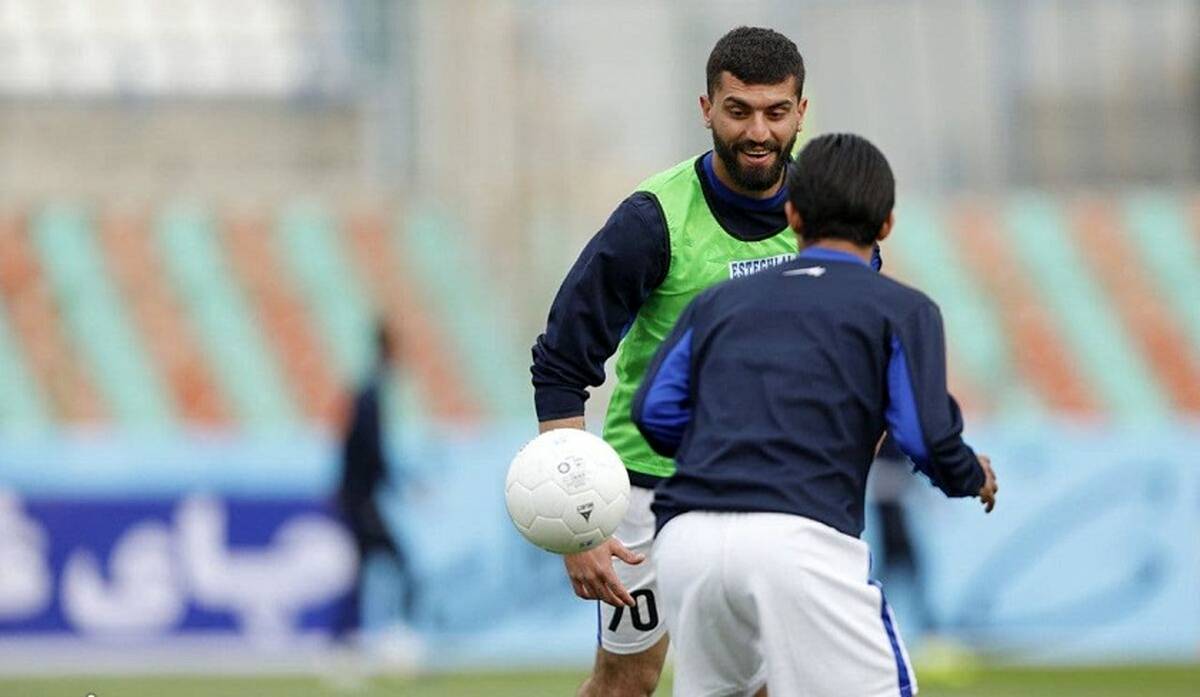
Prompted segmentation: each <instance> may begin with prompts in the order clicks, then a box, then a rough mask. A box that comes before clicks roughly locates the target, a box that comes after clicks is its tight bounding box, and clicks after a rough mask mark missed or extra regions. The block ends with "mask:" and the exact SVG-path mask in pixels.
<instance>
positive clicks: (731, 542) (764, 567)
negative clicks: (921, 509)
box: [654, 511, 917, 697]
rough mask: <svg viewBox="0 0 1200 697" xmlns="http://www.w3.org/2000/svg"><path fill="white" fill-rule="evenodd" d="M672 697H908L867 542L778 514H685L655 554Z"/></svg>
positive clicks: (905, 669)
mask: <svg viewBox="0 0 1200 697" xmlns="http://www.w3.org/2000/svg"><path fill="white" fill-rule="evenodd" d="M654 561H655V564H656V568H657V571H658V586H659V589H660V590H661V593H660V595H659V598H658V600H659V610H660V611H661V612H662V614H663V618H664V619H665V620H666V624H667V626H668V627H669V630H670V632H671V643H672V644H673V646H674V650H675V695H677V696H679V695H683V696H684V697H702V696H707V695H712V696H714V697H715V696H717V695H740V694H746V693H748V692H752V691H753V689H755V688H756V687H757V686H759V685H761V684H762V682H763V681H764V679H765V682H766V684H767V686H768V688H767V689H768V690H769V691H770V694H772V695H810V696H812V697H847V696H848V695H854V696H855V697H885V696H886V697H897V696H898V695H899V696H901V697H910V696H911V695H915V694H916V693H917V681H916V677H915V675H914V674H913V670H912V666H911V664H910V663H909V661H908V653H907V651H906V650H905V648H904V643H903V642H902V641H901V640H900V631H899V627H897V625H896V620H895V618H894V617H893V616H892V613H891V610H890V609H889V608H888V606H887V602H886V601H885V600H884V598H883V591H882V590H881V589H880V588H879V586H877V585H873V584H871V583H870V582H868V580H867V574H868V569H869V566H870V555H869V552H868V549H867V545H866V543H864V542H863V541H862V540H859V539H857V538H854V537H851V536H849V535H845V534H843V533H840V532H838V531H837V530H834V529H833V528H831V527H828V526H826V525H823V524H821V523H818V522H816V521H813V520H810V519H808V518H802V517H800V516H795V515H787V514H783V513H715V512H699V511H697V512H691V513H685V514H682V515H680V516H678V517H676V518H673V519H672V520H671V521H670V522H669V523H667V525H666V527H665V528H663V530H662V532H660V533H659V535H658V540H657V541H656V542H655V543H654Z"/></svg>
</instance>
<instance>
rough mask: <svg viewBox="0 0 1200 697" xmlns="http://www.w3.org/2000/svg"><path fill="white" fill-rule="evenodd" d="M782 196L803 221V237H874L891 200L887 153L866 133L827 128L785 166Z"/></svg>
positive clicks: (866, 240)
mask: <svg viewBox="0 0 1200 697" xmlns="http://www.w3.org/2000/svg"><path fill="white" fill-rule="evenodd" d="M787 181H788V200H789V201H791V202H792V206H793V207H794V208H795V209H796V212H797V213H799V214H800V217H801V218H803V220H804V227H803V229H802V230H801V236H802V237H803V238H804V241H805V242H815V241H817V240H822V239H842V240H849V241H851V242H853V243H855V244H857V245H859V246H864V247H865V246H867V245H870V244H872V243H873V242H875V238H876V236H877V235H878V234H879V230H880V228H881V227H883V223H884V221H886V220H887V217H888V214H889V213H891V212H892V206H894V205H895V203H896V180H895V179H894V178H893V177H892V168H891V167H890V166H889V165H888V161H887V158H885V157H884V156H883V153H882V152H880V151H879V148H876V147H875V146H874V145H872V144H871V143H870V141H868V140H867V139H866V138H863V137H861V136H856V135H853V134H850V133H832V134H829V135H824V136H821V137H820V138H816V139H814V140H813V141H812V142H810V143H809V144H808V145H806V146H804V149H803V150H801V151H800V154H799V155H798V156H797V157H796V159H795V161H793V162H792V163H791V165H789V171H788V177H787Z"/></svg>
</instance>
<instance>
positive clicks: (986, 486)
mask: <svg viewBox="0 0 1200 697" xmlns="http://www.w3.org/2000/svg"><path fill="white" fill-rule="evenodd" d="M979 466H980V467H982V468H983V475H984V480H983V486H981V487H979V500H980V501H981V502H983V506H984V508H983V512H984V513H991V512H992V509H993V508H995V507H996V492H998V491H1000V485H999V484H997V483H996V473H995V472H993V471H992V458H990V457H988V456H987V455H980V456H979Z"/></svg>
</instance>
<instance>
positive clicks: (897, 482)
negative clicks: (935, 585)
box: [867, 433, 937, 632]
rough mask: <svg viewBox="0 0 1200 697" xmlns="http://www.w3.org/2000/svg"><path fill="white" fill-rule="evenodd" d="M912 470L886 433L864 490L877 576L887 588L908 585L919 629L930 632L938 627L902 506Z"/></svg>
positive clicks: (910, 463)
mask: <svg viewBox="0 0 1200 697" xmlns="http://www.w3.org/2000/svg"><path fill="white" fill-rule="evenodd" d="M912 470H913V464H912V461H911V460H909V459H908V457H907V456H906V455H905V454H904V453H903V452H902V451H901V450H900V447H899V446H897V445H896V441H895V439H894V438H892V436H891V434H890V433H889V434H888V435H887V436H885V437H884V440H883V444H882V445H881V446H880V448H879V453H878V454H877V455H876V456H875V463H874V464H873V465H872V466H871V480H870V486H869V487H868V489H867V498H868V501H869V502H870V506H871V514H872V517H873V518H874V519H875V522H876V526H877V530H878V532H879V545H880V546H879V552H880V553H879V554H877V555H875V561H876V562H877V571H876V575H877V576H878V578H879V580H880V581H882V582H883V583H885V584H888V585H891V584H893V583H895V582H897V581H898V580H900V579H903V580H904V581H905V582H907V583H908V584H909V588H910V589H911V597H912V599H913V604H914V608H913V609H914V611H915V612H916V615H917V619H918V621H919V622H920V625H921V626H920V628H919V629H920V630H923V631H926V632H933V631H936V630H937V627H936V626H935V623H934V618H933V614H932V613H931V612H930V610H929V604H928V602H927V601H926V599H925V590H924V586H923V585H922V582H921V581H922V578H921V560H920V559H919V558H918V557H917V548H916V545H915V544H914V543H913V537H912V530H911V528H910V526H909V524H908V516H907V514H906V512H905V505H904V499H905V497H906V495H907V493H908V491H909V490H910V487H911V486H912V484H913V482H914V479H913V476H912Z"/></svg>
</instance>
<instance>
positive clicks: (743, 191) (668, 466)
mask: <svg viewBox="0 0 1200 697" xmlns="http://www.w3.org/2000/svg"><path fill="white" fill-rule="evenodd" d="M706 77H707V90H706V93H705V94H703V95H701V97H700V114H701V117H702V118H703V123H704V125H705V126H706V127H707V128H709V129H711V130H712V135H713V149H712V150H711V151H709V152H707V153H705V154H703V155H699V156H697V157H693V158H689V159H688V160H686V161H684V162H682V163H680V164H678V165H676V166H674V167H671V168H670V169H668V170H666V171H664V172H661V173H659V174H656V175H654V176H652V177H650V178H649V179H647V180H646V181H644V182H642V184H641V185H640V186H638V187H637V190H636V191H635V192H634V193H633V194H632V195H630V196H629V197H628V198H626V199H625V200H624V201H623V202H622V203H621V204H620V205H619V206H618V207H617V209H616V210H615V211H614V212H613V214H612V216H611V217H610V218H609V219H608V222H607V223H605V225H604V227H603V228H602V229H601V230H600V232H599V233H597V234H596V236H595V237H593V238H592V240H591V241H590V242H589V243H588V244H587V246H586V247H585V248H584V250H583V252H582V253H581V254H580V256H579V259H578V260H577V261H576V262H575V264H574V266H573V267H572V268H571V270H570V272H569V273H568V274H567V277H566V279H565V280H564V281H563V284H562V287H561V288H560V289H559V291H558V294H557V296H556V297H555V299H554V303H553V305H552V306H551V308H550V314H549V319H548V321H547V325H546V331H545V333H543V334H542V335H541V336H539V337H538V339H537V343H536V344H535V345H534V347H533V367H532V373H533V385H534V392H535V395H534V401H535V405H536V408H537V415H538V420H539V422H540V428H541V430H542V431H546V430H550V429H553V428H583V427H584V421H583V413H584V401H585V400H586V399H587V396H588V393H587V390H588V388H589V387H594V386H597V385H599V384H600V383H602V382H603V381H604V363H605V361H606V360H607V359H608V358H609V357H610V356H612V355H613V353H614V352H615V353H617V361H616V374H617V384H616V387H615V388H614V391H613V395H612V402H611V404H610V405H609V409H608V414H607V417H606V419H605V423H604V438H605V440H607V441H608V442H609V443H610V444H612V446H613V447H614V448H616V450H617V452H618V453H619V454H620V455H621V458H622V460H623V461H624V463H625V466H626V467H627V468H628V470H629V476H630V481H631V482H632V484H633V491H632V495H631V501H630V506H629V512H628V513H627V514H626V517H625V520H624V521H623V523H622V524H621V527H619V528H618V529H617V532H616V535H615V538H614V539H612V540H610V541H608V542H606V543H605V544H604V545H601V546H600V547H598V548H597V549H594V550H592V551H589V552H585V553H582V554H576V555H568V556H566V557H565V558H564V559H565V565H566V569H567V574H568V576H569V577H570V579H571V584H572V586H573V587H574V589H575V593H576V594H577V595H578V596H579V597H581V598H586V599H594V600H599V601H603V602H601V603H600V604H599V611H598V613H597V614H598V620H599V627H598V630H597V634H598V635H599V644H600V646H599V648H598V650H597V652H596V659H595V666H594V669H593V672H592V676H591V677H590V678H589V680H588V681H587V682H586V683H585V684H584V686H583V688H582V690H581V694H583V695H605V696H606V697H611V696H614V695H615V696H618V697H621V696H624V695H639V696H641V695H650V694H652V693H653V692H654V689H655V686H656V685H657V683H658V679H659V674H660V672H661V670H662V665H663V659H664V657H665V656H666V652H667V637H666V627H665V625H664V624H663V622H662V621H661V611H660V609H659V603H658V599H657V598H656V594H657V592H658V591H657V583H656V579H655V578H654V571H653V565H652V564H649V563H642V562H643V560H644V559H645V555H646V554H647V553H648V552H649V551H650V547H651V543H652V541H653V535H654V515H653V514H652V513H651V511H650V503H651V501H652V499H653V489H654V487H655V486H656V485H657V484H658V483H659V482H660V481H662V479H663V478H665V477H668V476H670V475H671V473H672V472H673V471H674V464H673V462H672V460H671V459H670V458H665V457H661V456H659V455H657V454H656V453H655V452H654V451H653V450H651V448H650V446H649V445H648V444H647V443H646V441H645V439H643V438H642V436H641V434H640V433H639V432H638V430H637V428H636V427H635V426H634V425H633V423H632V422H631V421H630V407H631V404H632V398H633V394H634V392H635V391H636V390H637V387H638V385H639V384H640V383H641V381H642V376H643V374H644V373H645V370H646V366H647V364H648V363H649V361H650V358H651V356H652V355H653V354H654V351H655V349H656V348H657V347H658V345H659V344H660V343H661V342H662V340H663V339H664V338H665V337H666V336H667V335H668V334H669V333H670V331H671V328H672V327H673V326H674V324H675V321H676V319H678V317H679V314H680V313H681V312H682V311H683V308H684V307H685V306H686V305H687V304H688V302H689V301H690V300H691V299H692V298H693V297H695V296H696V295H697V294H698V293H700V292H701V291H703V290H705V289H707V288H709V287H710V286H712V285H714V284H716V283H718V282H720V281H724V280H727V279H729V278H733V277H738V276H745V275H749V274H752V273H757V272H759V271H761V270H763V269H767V268H770V267H772V266H777V265H779V264H781V263H784V262H786V261H788V260H790V259H791V258H792V257H793V256H794V255H795V253H796V239H795V236H794V235H792V234H791V233H790V232H789V230H788V226H787V219H786V217H785V215H784V200H785V197H786V192H785V190H784V186H783V184H784V173H785V171H786V168H787V164H788V162H789V161H790V159H791V157H790V155H791V152H792V146H793V144H794V143H795V141H796V137H797V134H798V133H799V132H800V129H801V126H802V125H803V122H804V112H805V109H806V108H807V106H808V104H807V100H805V99H804V96H803V92H804V60H803V59H802V58H801V56H800V52H799V51H798V50H797V48H796V44H794V43H793V42H792V41H791V40H790V39H788V38H787V37H786V36H783V35H782V34H780V33H778V32H775V31H772V30H770V29H762V28H751V27H740V28H738V29H734V30H733V31H731V32H729V33H728V34H726V35H725V36H723V37H722V38H721V39H720V40H719V41H718V42H717V44H716V46H715V47H714V48H713V50H712V54H711V55H710V56H709V59H708V66H707V75H706ZM613 557H617V560H616V562H615V564H614V560H613Z"/></svg>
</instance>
